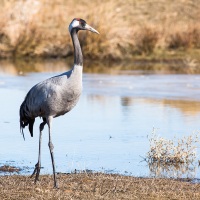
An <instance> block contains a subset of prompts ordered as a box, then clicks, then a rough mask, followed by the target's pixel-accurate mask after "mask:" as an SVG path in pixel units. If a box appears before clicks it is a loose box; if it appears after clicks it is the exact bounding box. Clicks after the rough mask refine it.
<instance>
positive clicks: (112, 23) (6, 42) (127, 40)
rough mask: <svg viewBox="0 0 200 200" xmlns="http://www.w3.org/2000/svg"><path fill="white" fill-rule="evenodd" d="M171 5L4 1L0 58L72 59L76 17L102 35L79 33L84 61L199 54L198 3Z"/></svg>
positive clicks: (149, 0)
mask: <svg viewBox="0 0 200 200" xmlns="http://www.w3.org/2000/svg"><path fill="white" fill-rule="evenodd" d="M170 2H171V3H170ZM170 2H168V3H165V1H164V0H155V1H152V0H147V1H144V0H142V1H138V0H127V1H126V2H123V1H119V0H117V1H114V0H109V1H105V0H103V1H99V0H95V1H86V0H79V1H72V0H54V1H47V0H41V1H38V0H36V1H33V0H30V1H24V0H18V1H17V0H11V1H5V0H3V1H1V3H0V57H27V56H30V57H66V56H70V55H72V53H73V49H72V44H71V41H70V36H69V34H68V31H67V29H68V24H69V23H70V21H71V20H72V19H73V18H74V17H81V18H84V19H86V21H87V22H88V23H89V24H91V25H92V26H94V27H95V28H96V29H97V30H98V31H99V32H100V33H101V35H100V36H96V35H93V34H90V33H81V34H80V40H81V44H82V46H83V52H84V56H85V57H86V58H90V59H96V58H98V59H101V60H103V59H112V60H113V59H115V60H119V59H132V58H133V57H135V55H138V54H139V55H142V56H143V55H145V56H146V55H148V56H149V55H152V54H158V52H160V51H161V52H169V53H168V54H169V55H171V50H176V51H179V50H184V51H185V50H187V49H191V48H192V49H197V50H198V49H199V47H200V28H199V27H200V25H199V22H198V16H199V10H200V6H199V4H198V1H197V0H194V1H191V0H189V1H180V2H179V1H177V2H173V1H172V0H170ZM180 11H181V12H180ZM188 11H189V12H188ZM77 13H78V14H77ZM88 34H90V36H89V37H88V36H87V35H88ZM159 55H160V56H162V54H159Z"/></svg>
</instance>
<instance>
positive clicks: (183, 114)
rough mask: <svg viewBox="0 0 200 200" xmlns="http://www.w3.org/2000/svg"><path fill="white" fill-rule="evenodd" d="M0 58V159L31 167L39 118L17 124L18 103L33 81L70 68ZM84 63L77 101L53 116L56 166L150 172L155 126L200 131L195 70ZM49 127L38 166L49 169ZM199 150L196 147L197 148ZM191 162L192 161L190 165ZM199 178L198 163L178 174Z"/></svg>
mask: <svg viewBox="0 0 200 200" xmlns="http://www.w3.org/2000/svg"><path fill="white" fill-rule="evenodd" d="M18 66H19V65H16V64H13V63H10V62H8V61H5V62H1V63H0V97H1V98H0V110H1V115H0V127H1V130H0V135H1V139H0V164H1V165H4V164H10V165H14V166H17V167H20V168H23V169H24V170H23V172H22V173H28V174H30V173H31V172H32V170H33V167H34V166H35V164H36V162H37V156H38V139H39V124H40V122H41V120H40V119H39V118H37V120H36V123H35V125H34V137H33V138H31V136H30V134H29V132H28V129H27V128H26V129H25V138H26V140H25V141H24V140H23V137H22V135H21V133H20V128H19V107H20V105H21V103H22V101H23V99H24V97H25V95H26V93H27V92H28V91H29V89H30V88H31V87H32V86H33V85H35V84H36V83H38V82H40V81H42V80H44V79H46V78H49V77H51V76H54V75H57V74H59V73H62V72H63V71H66V70H68V69H69V65H68V64H65V63H64V62H63V61H48V62H41V63H40V64H38V65H37V67H30V66H27V68H26V69H27V70H23V69H24V68H23V69H21V68H20V67H18ZM107 68H108V70H107V71H106V70H104V71H100V73H98V71H95V70H89V71H87V70H86V71H85V72H84V74H83V88H84V89H83V94H82V96H81V98H80V101H79V103H78V104H77V106H76V107H75V108H74V109H73V110H72V111H71V112H69V113H67V114H65V115H64V116H60V117H58V118H55V119H54V120H53V131H52V132H53V134H52V141H53V144H54V147H55V148H54V152H55V153H54V154H55V161H56V171H57V172H62V173H67V172H72V171H74V170H75V169H76V170H94V171H101V172H106V173H120V174H127V175H133V176H142V177H147V176H154V175H155V173H154V172H153V171H152V169H151V167H149V166H148V164H147V163H146V162H142V161H143V158H142V157H145V156H146V153H147V152H148V151H149V141H148V138H147V135H150V134H151V132H152V130H153V129H156V130H157V132H158V134H159V135H160V136H162V137H164V138H168V139H172V138H173V137H174V136H176V137H177V138H178V137H182V136H187V135H190V134H192V133H193V132H195V133H198V131H199V130H200V123H199V121H200V75H181V74H179V75H177V74H155V73H147V72H145V71H133V70H130V69H126V70H123V69H118V68H117V69H110V68H109V66H107ZM47 134H48V130H47V127H45V129H44V134H43V141H42V167H43V169H42V170H41V173H43V174H45V173H52V167H51V159H50V154H49V148H48V135H47ZM197 150H198V149H197ZM196 164H197V162H196V163H195V165H196ZM191 173H192V176H193V177H194V178H199V177H200V172H199V169H198V167H195V169H193V170H192V171H189V172H188V171H186V172H184V173H182V174H181V175H180V176H181V177H187V176H188V174H191Z"/></svg>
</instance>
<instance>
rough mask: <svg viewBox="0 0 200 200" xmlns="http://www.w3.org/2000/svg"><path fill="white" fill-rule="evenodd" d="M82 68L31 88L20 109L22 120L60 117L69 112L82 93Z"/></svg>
mask: <svg viewBox="0 0 200 200" xmlns="http://www.w3.org/2000/svg"><path fill="white" fill-rule="evenodd" d="M82 69H83V67H82V66H77V65H75V66H74V67H73V69H71V70H70V71H68V72H66V73H63V74H60V75H58V76H55V77H52V78H49V79H47V80H45V81H42V82H40V83H38V84H37V85H35V86H34V87H32V88H31V90H30V91H29V92H28V94H27V96H26V97H25V100H24V102H23V103H22V106H21V108H20V116H21V117H22V118H31V119H33V118H36V117H38V116H39V117H43V118H46V117H48V116H52V117H58V116H60V115H64V114H65V113H67V112H69V111H70V110H71V109H72V108H73V107H74V106H75V105H76V103H77V102H78V100H79V97H80V95H81V91H82Z"/></svg>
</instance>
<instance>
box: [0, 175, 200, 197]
mask: <svg viewBox="0 0 200 200" xmlns="http://www.w3.org/2000/svg"><path fill="white" fill-rule="evenodd" d="M57 179H58V184H59V189H53V176H52V175H41V176H40V181H39V182H37V183H36V184H34V179H33V178H32V179H31V178H29V176H24V175H7V176H1V179H0V196H1V198H2V197H3V198H2V199H30V198H31V199H199V198H200V184H197V183H191V182H188V180H184V181H183V180H174V179H166V178H139V177H131V176H122V175H117V174H103V173H72V174H71V173H70V174H57Z"/></svg>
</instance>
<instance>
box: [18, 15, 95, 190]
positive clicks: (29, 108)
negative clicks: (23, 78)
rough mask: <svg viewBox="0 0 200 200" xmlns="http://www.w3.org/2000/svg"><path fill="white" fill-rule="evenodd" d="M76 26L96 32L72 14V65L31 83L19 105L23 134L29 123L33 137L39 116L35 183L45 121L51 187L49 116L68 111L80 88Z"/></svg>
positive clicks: (38, 172)
mask: <svg viewBox="0 0 200 200" xmlns="http://www.w3.org/2000/svg"><path fill="white" fill-rule="evenodd" d="M79 30H88V31H91V32H94V33H97V34H99V32H98V31H97V30H95V29H94V28H92V27H91V26H89V25H88V24H87V23H86V21H84V20H83V19H80V18H75V19H73V20H72V22H71V23H70V25H69V32H70V35H71V38H72V42H73V46H74V65H73V67H72V69H71V70H70V71H67V72H65V73H62V74H60V75H57V76H54V77H51V78H49V79H47V80H44V81H42V82H40V83H38V84H36V85H35V86H33V87H32V88H31V89H30V91H29V92H28V93H27V95H26V97H25V99H24V101H23V103H22V104H21V106H20V130H21V133H22V134H23V137H24V132H23V129H24V128H25V127H26V126H28V128H29V131H30V134H31V137H33V125H34V122H35V118H36V117H42V119H43V122H42V123H41V124H40V126H39V130H40V135H39V153H38V162H37V163H36V165H35V169H34V171H33V174H32V175H31V177H33V176H34V175H35V174H36V175H35V183H36V182H37V181H38V180H39V175H40V168H41V156H40V155H41V141H42V131H43V129H44V126H45V125H46V124H47V125H48V130H49V143H48V146H49V150H50V155H51V162H52V167H53V178H54V187H55V188H57V187H58V185H57V181H56V173H55V161H54V154H53V148H54V146H53V144H52V140H51V127H52V119H53V118H55V117H58V116H60V115H64V114H65V113H67V112H69V111H70V110H71V109H72V108H73V107H74V106H75V105H76V104H77V102H78V100H79V97H80V95H81V91H82V70H83V55H82V51H81V47H80V43H79V40H78V36H77V33H78V31H79Z"/></svg>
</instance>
